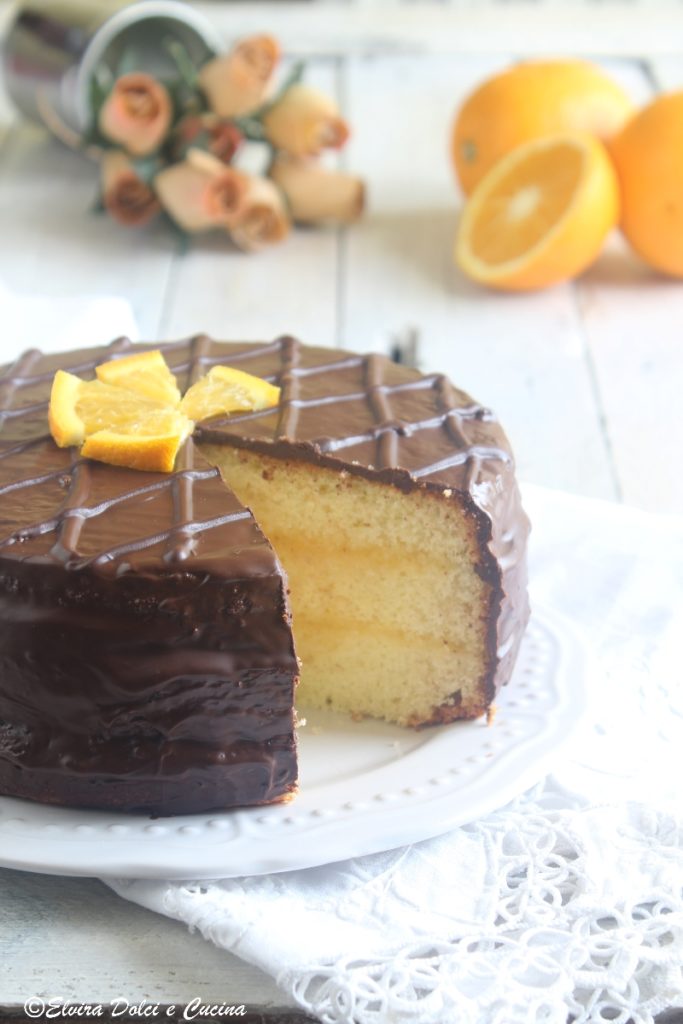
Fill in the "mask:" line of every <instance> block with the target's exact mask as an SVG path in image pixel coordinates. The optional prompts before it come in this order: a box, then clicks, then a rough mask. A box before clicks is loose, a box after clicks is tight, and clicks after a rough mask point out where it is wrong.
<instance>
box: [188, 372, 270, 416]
mask: <svg viewBox="0 0 683 1024" xmlns="http://www.w3.org/2000/svg"><path fill="white" fill-rule="evenodd" d="M279 401H280V388H278V387H276V386H275V384H269V383H268V381H267V380H262V379H261V378H260V377H254V376H252V374H250V373H245V372H244V371H243V370H235V369H233V368H232V367H231V366H212V367H211V369H210V370H209V372H208V373H207V374H206V376H205V377H201V378H200V379H199V380H198V381H197V382H196V384H193V385H192V387H191V388H190V389H189V391H187V393H186V394H185V397H184V398H183V400H182V402H181V403H180V409H181V411H182V412H184V413H185V415H186V416H189V417H190V419H193V420H195V421H198V420H205V419H209V418H210V417H211V416H219V415H221V414H229V413H231V412H258V411H260V410H261V409H270V408H271V407H272V406H275V405H277V404H278V402H279Z"/></svg>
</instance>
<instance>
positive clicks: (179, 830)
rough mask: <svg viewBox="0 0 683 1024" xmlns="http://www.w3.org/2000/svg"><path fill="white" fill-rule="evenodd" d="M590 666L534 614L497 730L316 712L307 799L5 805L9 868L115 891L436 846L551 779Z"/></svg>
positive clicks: (545, 612)
mask: <svg viewBox="0 0 683 1024" xmlns="http://www.w3.org/2000/svg"><path fill="white" fill-rule="evenodd" d="M585 667H586V652H585V650H584V646H583V642H582V640H581V638H580V637H579V635H578V633H577V632H576V631H575V628H574V626H573V624H572V623H571V622H570V621H568V620H567V619H565V618H564V617H563V616H561V615H559V614H558V613H557V612H555V611H552V610H550V609H547V608H539V609H536V610H535V611H534V613H533V615H532V618H531V621H530V623H529V626H528V627H527V630H526V633H525V635H524V638H523V641H522V645H521V649H520V654H519V657H518V660H517V664H516V666H515V670H514V674H513V678H512V680H511V681H510V683H509V685H508V686H507V687H505V688H504V689H503V691H502V692H501V694H499V697H498V700H497V702H496V715H495V719H494V721H493V724H492V725H491V726H490V727H487V725H486V722H485V721H484V719H478V720H477V721H476V722H463V723H456V724H454V725H451V726H440V727H437V728H434V729H427V730H422V731H420V732H417V733H415V732H412V731H407V730H403V729H399V728H398V727H393V726H388V725H385V724H383V723H371V722H361V723H356V722H352V721H351V720H350V719H349V718H348V717H347V716H340V715H337V716H331V715H330V714H329V713H327V714H325V713H316V712H311V713H308V714H307V715H306V717H307V719H308V721H307V724H306V725H305V726H304V727H303V728H302V730H301V732H300V751H301V776H302V779H301V790H300V792H299V795H298V796H297V797H296V798H295V800H294V801H292V802H291V803H289V804H280V805H272V806H269V807H255V808H247V809H240V810H236V811H226V812H223V813H216V812H213V813H211V814H199V815H185V816H179V817H175V818H161V819H152V818H149V817H145V816H139V815H127V814H117V813H114V812H105V811H87V810H74V809H70V808H55V807H48V806H45V805H41V804H36V803H32V802H29V801H25V800H18V799H14V798H10V797H0V866H3V867H9V868H17V869H20V870H27V871H36V872H41V873H49V874H58V875H76V876H92V875H94V876H100V877H110V878H169V879H170V878H173V879H189V878H210V877H214V878H217V877H224V878H227V877H235V876H239V875H254V874H267V873H271V872H278V871H291V870H295V869H298V868H308V867H314V866H319V865H321V864H326V863H330V862H332V861H338V860H344V859H347V858H349V857H356V856H362V855H365V854H370V853H377V852H379V851H381V850H386V849H391V848H393V847H396V846H401V845H404V844H406V843H412V842H419V841H420V840H423V839H428V838H432V837H433V836H436V835H440V834H442V833H443V832H446V831H448V830H449V829H450V828H454V827H456V826H458V825H464V824H466V823H468V822H470V821H473V820H475V819H476V818H479V817H481V816H482V815H484V814H488V813H491V812H492V811H494V810H497V809H498V808H499V807H502V806H503V805H504V804H505V803H507V802H508V801H509V800H511V799H513V798H514V797H516V796H518V795H519V794H520V793H522V792H523V791H524V790H525V789H527V788H528V787H529V786H531V785H533V784H534V783H535V782H538V781H539V780H540V779H541V778H542V777H543V776H544V775H545V774H547V772H548V771H549V770H550V768H551V766H552V764H553V763H554V762H555V761H556V760H557V759H558V757H560V756H561V754H562V753H563V752H564V751H565V750H566V748H567V745H568V744H569V743H570V742H571V739H572V736H573V735H574V734H575V731H576V728H577V727H578V725H579V723H580V722H581V720H582V718H583V715H584V712H585V707H586V700H587V697H586V689H585V681H584V679H585ZM307 730H308V732H307ZM347 754H348V755H351V754H354V755H355V759H356V763H355V766H354V764H353V763H349V764H347V765H346V767H345V768H344V770H343V771H341V772H340V776H341V777H339V778H336V779H335V778H330V760H331V759H333V758H334V757H341V758H342V759H344V758H345V756H346V755H347ZM359 758H360V760H359Z"/></svg>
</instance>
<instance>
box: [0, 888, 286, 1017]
mask: <svg viewBox="0 0 683 1024" xmlns="http://www.w3.org/2000/svg"><path fill="white" fill-rule="evenodd" d="M32 995H36V996H40V997H41V998H43V999H50V998H57V997H59V998H62V999H64V1000H67V999H69V1000H75V1001H80V1002H102V1001H108V1000H112V999H117V998H119V997H124V998H126V999H128V1000H129V1001H130V1002H135V1001H140V1000H142V999H146V1000H148V1001H149V1002H166V1003H177V1004H181V1003H182V1004H187V1003H188V1002H189V1001H190V1000H191V999H193V998H195V997H200V998H201V999H202V1001H203V1002H204V1001H205V1002H209V1003H212V1004H219V1003H222V1002H228V1003H230V1002H234V1003H251V1004H254V1005H260V1006H268V1007H270V1006H283V1005H284V1004H285V1003H286V1002H287V1000H286V999H285V997H284V996H283V994H282V992H281V991H280V990H279V989H278V988H277V986H276V985H275V983H274V982H273V980H272V979H271V978H270V977H269V976H268V975H266V974H264V973H263V972H262V971H260V970H257V969H256V968H255V967H251V966H250V965H249V964H246V963H245V962H244V961H243V960H240V959H239V958H238V957H236V956H232V955H231V954H229V953H226V952H225V950H219V949H218V948H217V947H216V946H214V945H213V944H212V943H210V942H207V941H206V940H205V939H204V938H202V936H201V935H200V934H199V933H198V932H195V933H194V934H190V933H189V932H188V930H187V928H186V927H185V925H183V924H181V923H179V922H176V921H170V920H169V919H168V918H165V917H161V916H160V915H158V914H154V913H152V912H151V911H148V910H144V909H143V908H142V907H138V906H136V905H134V904H132V903H128V902H126V901H125V900H122V899H121V898H120V897H119V896H117V895H115V894H114V893H113V892H112V891H111V890H110V889H108V888H107V887H106V886H105V885H103V883H102V882H99V881H97V880H95V879H91V878H53V877H50V876H49V875H34V874H29V873H28V872H23V871H8V870H4V869H0V1006H21V1005H22V1004H23V1003H24V1000H26V999H27V998H28V997H29V996H32Z"/></svg>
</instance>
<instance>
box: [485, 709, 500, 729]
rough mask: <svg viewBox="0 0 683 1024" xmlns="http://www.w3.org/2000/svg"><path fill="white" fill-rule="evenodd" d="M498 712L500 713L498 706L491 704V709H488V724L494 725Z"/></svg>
mask: <svg viewBox="0 0 683 1024" xmlns="http://www.w3.org/2000/svg"><path fill="white" fill-rule="evenodd" d="M497 714H498V708H497V707H496V705H495V704H491V705H490V707H489V709H488V711H487V712H486V724H487V725H493V723H494V722H495V720H496V715H497Z"/></svg>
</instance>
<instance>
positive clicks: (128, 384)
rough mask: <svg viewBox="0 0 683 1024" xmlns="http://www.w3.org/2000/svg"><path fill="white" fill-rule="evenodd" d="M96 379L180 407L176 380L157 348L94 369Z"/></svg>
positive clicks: (113, 360) (114, 360)
mask: <svg viewBox="0 0 683 1024" xmlns="http://www.w3.org/2000/svg"><path fill="white" fill-rule="evenodd" d="M95 373H96V374H97V379H98V380H99V381H102V382H103V383H105V384H111V385H113V386H115V387H120V388H126V389H127V390H128V391H134V392H135V393H136V394H139V395H142V396H143V397H145V398H149V399H151V400H152V401H156V402H165V403H166V404H167V405H179V404H180V391H179V390H178V385H177V383H176V379H175V377H174V376H173V374H172V373H171V370H170V369H169V367H168V364H167V363H166V360H165V359H164V357H163V355H162V354H161V352H160V351H159V350H158V349H154V350H153V351H151V352H140V353H136V354H135V355H131V356H124V357H123V358H122V359H112V360H110V361H109V362H108V363H102V364H101V365H100V366H97V367H96V368H95Z"/></svg>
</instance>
